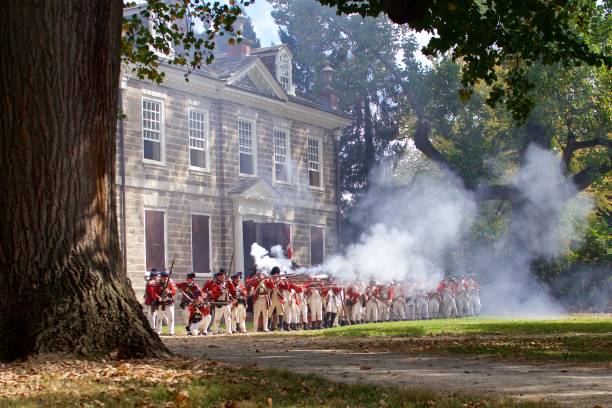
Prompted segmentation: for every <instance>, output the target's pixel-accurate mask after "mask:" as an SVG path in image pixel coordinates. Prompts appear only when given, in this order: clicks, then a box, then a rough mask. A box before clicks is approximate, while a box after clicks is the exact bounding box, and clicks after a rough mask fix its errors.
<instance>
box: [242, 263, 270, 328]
mask: <svg viewBox="0 0 612 408" xmlns="http://www.w3.org/2000/svg"><path fill="white" fill-rule="evenodd" d="M269 286H271V287H274V284H272V283H269V282H268V280H267V279H266V278H265V277H264V274H263V273H261V272H260V273H259V274H257V275H256V276H254V277H252V278H251V279H249V283H248V290H249V293H250V294H251V296H253V330H254V331H256V332H257V331H259V317H260V316H261V317H262V327H263V331H265V332H267V331H270V330H269V329H268V308H269V307H270V294H269V292H268V289H269Z"/></svg>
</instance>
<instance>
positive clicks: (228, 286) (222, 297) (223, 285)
mask: <svg viewBox="0 0 612 408" xmlns="http://www.w3.org/2000/svg"><path fill="white" fill-rule="evenodd" d="M211 282H212V283H211V284H210V294H211V296H212V298H213V300H215V301H226V300H230V299H229V297H230V296H231V297H234V298H235V297H236V288H235V287H234V284H233V283H232V282H230V281H223V282H221V281H218V280H216V279H215V280H212V281H211Z"/></svg>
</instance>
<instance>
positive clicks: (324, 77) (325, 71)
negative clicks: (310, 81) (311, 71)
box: [317, 60, 338, 110]
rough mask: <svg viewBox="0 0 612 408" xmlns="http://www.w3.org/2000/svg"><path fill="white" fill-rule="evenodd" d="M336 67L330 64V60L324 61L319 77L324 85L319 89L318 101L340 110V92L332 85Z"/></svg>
mask: <svg viewBox="0 0 612 408" xmlns="http://www.w3.org/2000/svg"><path fill="white" fill-rule="evenodd" d="M334 72H335V71H334V69H333V68H332V67H330V66H329V61H327V60H325V61H323V68H322V69H321V71H319V78H320V80H321V82H322V83H323V87H322V88H321V89H320V90H319V91H317V101H318V102H319V103H320V104H322V105H324V106H328V107H330V108H331V109H333V110H338V94H337V93H336V90H335V89H334V88H333V87H332V86H331V83H332V77H333V75H334Z"/></svg>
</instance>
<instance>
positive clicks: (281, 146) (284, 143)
mask: <svg viewBox="0 0 612 408" xmlns="http://www.w3.org/2000/svg"><path fill="white" fill-rule="evenodd" d="M288 142H289V138H288V137H287V132H286V131H284V130H280V129H274V179H275V180H277V181H282V182H285V183H287V182H288V181H289V173H288V171H289V170H288V160H287V156H288V153H289V148H288V146H289V143H288Z"/></svg>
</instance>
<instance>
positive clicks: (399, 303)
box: [392, 283, 406, 320]
mask: <svg viewBox="0 0 612 408" xmlns="http://www.w3.org/2000/svg"><path fill="white" fill-rule="evenodd" d="M395 288H396V291H395V296H394V297H393V300H392V302H393V303H392V307H393V312H394V313H393V317H394V319H393V320H397V319H398V318H399V319H400V320H404V319H405V318H406V316H405V313H404V311H405V310H406V298H405V296H404V286H403V285H400V284H399V283H395Z"/></svg>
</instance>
